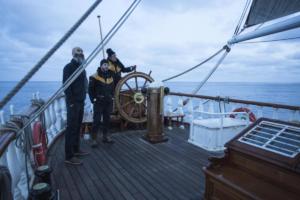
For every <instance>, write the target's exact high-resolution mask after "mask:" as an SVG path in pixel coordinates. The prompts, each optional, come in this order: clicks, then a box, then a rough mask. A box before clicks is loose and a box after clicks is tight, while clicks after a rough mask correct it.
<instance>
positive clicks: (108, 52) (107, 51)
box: [106, 48, 115, 57]
mask: <svg viewBox="0 0 300 200" xmlns="http://www.w3.org/2000/svg"><path fill="white" fill-rule="evenodd" d="M106 53H107V56H108V57H111V56H112V55H113V54H115V52H114V51H113V50H112V49H111V48H109V49H106Z"/></svg>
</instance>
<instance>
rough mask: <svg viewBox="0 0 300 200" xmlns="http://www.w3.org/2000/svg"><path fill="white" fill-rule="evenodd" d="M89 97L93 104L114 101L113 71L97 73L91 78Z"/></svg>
mask: <svg viewBox="0 0 300 200" xmlns="http://www.w3.org/2000/svg"><path fill="white" fill-rule="evenodd" d="M89 97H90V100H91V102H92V103H95V102H99V101H112V98H113V97H114V80H113V74H112V72H111V71H109V70H108V71H106V72H104V71H102V70H101V68H100V67H99V68H98V70H97V72H96V73H95V74H93V75H92V76H90V78H89Z"/></svg>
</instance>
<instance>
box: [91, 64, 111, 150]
mask: <svg viewBox="0 0 300 200" xmlns="http://www.w3.org/2000/svg"><path fill="white" fill-rule="evenodd" d="M108 67H109V65H108V61H107V60H106V59H103V60H101V62H100V67H99V68H98V69H97V72H96V73H95V74H93V75H92V76H90V78H89V97H90V100H91V102H92V104H93V106H94V116H93V119H94V120H93V126H92V144H91V146H92V147H96V146H97V145H98V143H97V135H98V132H99V129H100V127H101V126H102V134H103V135H102V142H104V143H113V141H112V139H111V137H110V135H109V133H108V131H109V123H110V114H111V112H112V105H113V96H114V82H113V74H112V72H111V71H109V70H108ZM102 117H103V123H101V118H102Z"/></svg>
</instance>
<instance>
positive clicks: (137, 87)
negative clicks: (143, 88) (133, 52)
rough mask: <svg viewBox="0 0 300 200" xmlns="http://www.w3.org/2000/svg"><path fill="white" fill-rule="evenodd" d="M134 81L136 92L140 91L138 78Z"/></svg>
mask: <svg viewBox="0 0 300 200" xmlns="http://www.w3.org/2000/svg"><path fill="white" fill-rule="evenodd" d="M134 79H135V90H136V91H138V90H139V86H138V81H137V77H134Z"/></svg>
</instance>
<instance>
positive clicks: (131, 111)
mask: <svg viewBox="0 0 300 200" xmlns="http://www.w3.org/2000/svg"><path fill="white" fill-rule="evenodd" d="M134 110H135V106H133V107H132V108H131V110H130V111H129V114H128V115H129V116H130V117H131V115H132V114H133V111H134Z"/></svg>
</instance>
